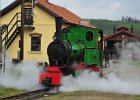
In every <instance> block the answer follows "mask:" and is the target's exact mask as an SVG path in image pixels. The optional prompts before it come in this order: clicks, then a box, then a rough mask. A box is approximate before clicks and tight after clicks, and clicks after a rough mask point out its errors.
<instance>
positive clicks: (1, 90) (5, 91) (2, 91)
mask: <svg viewBox="0 0 140 100" xmlns="http://www.w3.org/2000/svg"><path fill="white" fill-rule="evenodd" d="M25 92H26V91H24V90H17V89H13V88H5V87H2V86H0V98H4V97H8V96H13V95H16V94H21V93H25Z"/></svg>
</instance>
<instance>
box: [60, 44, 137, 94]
mask: <svg viewBox="0 0 140 100" xmlns="http://www.w3.org/2000/svg"><path fill="white" fill-rule="evenodd" d="M132 49H133V50H132ZM130 55H131V56H130ZM132 55H133V56H134V55H135V57H136V60H133V57H132ZM137 63H138V64H137ZM108 69H111V70H112V71H111V72H110V73H107V70H108ZM104 71H105V73H106V75H105V77H103V78H101V77H99V76H98V74H97V73H94V72H89V71H88V70H87V71H84V72H83V73H81V74H80V75H79V76H78V77H77V78H73V77H72V76H67V77H63V79H62V86H61V87H60V91H62V92H64V91H79V90H97V91H103V92H113V93H124V94H140V77H139V73H140V43H129V44H128V45H127V46H126V48H124V49H123V50H122V54H121V58H120V59H119V62H118V63H116V64H114V63H111V67H110V68H106V69H105V70H104Z"/></svg>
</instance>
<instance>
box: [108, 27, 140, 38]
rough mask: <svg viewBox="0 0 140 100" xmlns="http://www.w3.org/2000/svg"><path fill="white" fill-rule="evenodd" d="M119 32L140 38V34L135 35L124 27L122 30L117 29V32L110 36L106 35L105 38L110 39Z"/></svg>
mask: <svg viewBox="0 0 140 100" xmlns="http://www.w3.org/2000/svg"><path fill="white" fill-rule="evenodd" d="M119 34H126V35H129V36H131V37H134V38H137V39H139V40H140V37H139V36H137V35H135V34H134V33H131V32H129V31H126V30H125V29H122V30H119V31H116V32H115V33H112V34H111V35H110V36H108V37H106V38H105V40H109V39H111V38H113V37H115V36H117V35H119Z"/></svg>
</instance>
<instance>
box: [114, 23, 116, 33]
mask: <svg viewBox="0 0 140 100" xmlns="http://www.w3.org/2000/svg"><path fill="white" fill-rule="evenodd" d="M115 32H116V27H115V25H114V26H113V33H115Z"/></svg>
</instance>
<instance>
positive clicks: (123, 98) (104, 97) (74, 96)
mask: <svg viewBox="0 0 140 100" xmlns="http://www.w3.org/2000/svg"><path fill="white" fill-rule="evenodd" d="M40 100H140V96H135V95H125V94H114V93H104V92H95V91H77V92H71V93H68V92H67V93H60V94H58V95H55V96H49V97H44V98H42V99H40Z"/></svg>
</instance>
